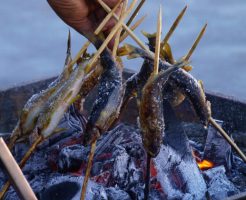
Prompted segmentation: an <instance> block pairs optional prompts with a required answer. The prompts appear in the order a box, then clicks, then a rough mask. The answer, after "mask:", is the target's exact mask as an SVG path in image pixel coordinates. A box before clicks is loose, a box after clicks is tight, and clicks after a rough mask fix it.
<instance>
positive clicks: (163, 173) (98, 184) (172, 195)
mask: <svg viewBox="0 0 246 200" xmlns="http://www.w3.org/2000/svg"><path fill="white" fill-rule="evenodd" d="M183 127H184V132H182V134H179V135H180V136H177V135H176V134H174V135H173V134H172V133H168V132H167V133H166V135H165V137H164V139H163V146H162V148H161V151H160V153H159V155H158V156H157V158H155V159H153V160H152V162H151V187H150V188H151V190H150V198H149V199H150V200H152V199H157V200H158V199H196V200H197V199H207V198H210V199H214V200H217V199H224V198H226V197H228V196H231V195H234V194H237V193H240V192H242V191H245V190H246V187H245V182H246V165H245V164H244V163H243V162H242V161H241V160H240V159H239V158H238V157H236V156H235V155H234V156H233V159H232V165H233V166H232V168H231V171H227V170H226V168H225V167H224V166H216V167H214V168H212V169H208V170H205V171H200V170H199V168H198V167H197V165H196V162H195V159H194V158H193V157H192V156H191V151H192V149H191V146H192V148H193V149H195V151H197V152H200V153H201V154H202V153H203V152H202V151H203V148H204V144H202V143H200V141H191V140H190V141H189V142H188V139H187V137H186V134H185V133H187V131H189V132H191V129H192V131H193V132H196V134H197V135H204V134H205V132H204V130H202V129H200V128H199V126H197V125H194V124H193V125H192V124H186V125H184V126H183ZM198 132H200V133H199V134H198ZM188 135H189V134H188ZM203 137H205V136H203ZM170 138H175V140H174V141H175V143H177V142H178V144H179V145H178V147H175V146H172V142H166V141H170ZM80 141H81V133H79V132H78V131H76V130H73V129H70V130H68V131H66V132H63V133H61V134H59V135H56V136H53V137H52V138H50V139H48V140H47V141H45V142H44V143H43V144H41V145H40V146H39V148H38V149H37V151H36V152H35V154H34V155H33V156H32V157H31V159H30V160H29V161H28V163H27V165H26V166H25V167H24V169H23V172H24V174H25V176H26V177H27V179H28V181H29V182H30V184H31V186H32V188H33V190H34V192H35V193H36V195H37V197H38V198H39V199H41V200H51V199H52V200H56V199H57V200H58V199H59V200H60V199H63V200H70V199H72V200H78V199H79V198H80V193H81V186H82V183H83V175H84V173H85V169H86V162H87V157H88V154H89V147H84V146H82V145H80ZM27 148H28V145H27V144H18V145H17V146H16V148H15V154H16V155H15V156H16V158H17V160H20V158H21V157H22V156H23V154H24V153H25V151H26V150H27ZM145 167H146V154H145V151H144V148H143V146H142V140H141V135H140V131H139V129H138V128H137V127H135V126H132V125H127V124H119V125H118V126H117V127H115V128H114V129H113V130H111V131H109V132H108V133H106V134H104V135H103V136H102V137H101V138H100V140H99V141H98V143H97V148H96V154H95V157H94V162H93V167H92V171H91V178H90V182H89V186H88V188H87V195H86V199H88V200H94V199H97V200H98V199H102V200H131V199H132V200H135V199H136V200H138V199H139V200H140V199H143V197H144V195H143V194H144V193H143V190H144V179H145V175H146V174H145V170H146V169H145ZM5 181H6V179H5V178H4V175H3V172H0V185H2V184H3V183H4V182H5ZM5 199H6V200H16V199H18V197H17V196H16V193H15V192H14V190H13V188H11V189H10V190H9V191H8V193H7V194H6V196H5Z"/></svg>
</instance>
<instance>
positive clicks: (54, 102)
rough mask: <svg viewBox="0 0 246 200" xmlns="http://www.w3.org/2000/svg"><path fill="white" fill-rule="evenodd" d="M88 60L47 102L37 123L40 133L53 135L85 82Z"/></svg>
mask: <svg viewBox="0 0 246 200" xmlns="http://www.w3.org/2000/svg"><path fill="white" fill-rule="evenodd" d="M88 62H89V61H88V60H86V61H83V62H82V63H81V64H79V65H78V66H77V67H76V68H75V69H74V70H73V72H72V73H71V75H70V77H69V79H68V80H67V81H66V82H65V83H63V85H62V87H61V88H59V90H58V91H57V92H56V95H55V96H53V98H51V99H49V101H48V102H47V103H46V105H45V108H44V110H43V111H42V113H41V114H40V116H39V118H38V120H37V125H36V129H37V130H38V132H39V134H41V135H42V136H43V137H44V138H47V137H49V136H50V135H52V133H53V132H54V131H55V129H56V127H57V125H58V124H59V122H60V120H61V118H62V117H63V115H64V113H65V112H66V111H67V109H68V107H69V106H70V105H71V104H72V103H73V102H74V101H75V100H76V97H77V95H78V94H79V91H80V89H81V86H82V84H83V82H84V76H85V72H84V69H85V66H86V65H87V63H88Z"/></svg>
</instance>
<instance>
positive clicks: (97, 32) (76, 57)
mask: <svg viewBox="0 0 246 200" xmlns="http://www.w3.org/2000/svg"><path fill="white" fill-rule="evenodd" d="M121 2H122V0H121V1H119V2H118V3H117V4H116V6H115V7H114V8H113V9H112V10H111V12H109V13H108V15H107V16H106V17H105V19H104V20H103V21H102V22H101V23H100V24H99V26H98V28H97V29H96V30H95V32H94V34H95V35H98V34H99V33H100V32H101V30H102V29H103V27H104V26H105V24H106V23H107V22H108V21H109V20H110V18H111V17H112V16H113V14H114V12H115V11H116V9H117V8H118V7H119V5H120V4H121ZM90 44H91V42H90V41H89V40H87V41H86V43H85V44H84V45H83V46H82V48H81V49H80V50H79V52H78V53H77V55H76V56H75V57H74V59H73V60H72V62H71V63H70V66H73V65H74V64H75V63H76V62H77V61H78V59H79V58H80V57H81V55H82V54H84V52H85V51H86V49H87V48H88V47H89V45H90Z"/></svg>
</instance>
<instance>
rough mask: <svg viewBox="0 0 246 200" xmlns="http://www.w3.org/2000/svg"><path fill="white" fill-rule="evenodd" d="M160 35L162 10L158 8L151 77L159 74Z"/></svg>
mask: <svg viewBox="0 0 246 200" xmlns="http://www.w3.org/2000/svg"><path fill="white" fill-rule="evenodd" d="M161 33H162V8H161V6H160V10H159V16H158V23H157V33H156V44H155V60H154V71H153V75H157V74H158V72H159V58H160V47H161V46H160V45H161Z"/></svg>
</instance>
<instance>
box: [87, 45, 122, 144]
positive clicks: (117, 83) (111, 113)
mask: <svg viewBox="0 0 246 200" xmlns="http://www.w3.org/2000/svg"><path fill="white" fill-rule="evenodd" d="M101 65H102V66H103V72H102V74H101V77H100V80H99V84H98V95H97V99H96V100H95V102H94V105H93V108H92V111H91V113H90V116H89V119H88V122H87V127H86V131H85V136H84V144H88V143H91V142H93V141H95V140H96V139H97V138H98V137H99V136H100V135H101V134H102V133H103V132H105V131H107V130H108V128H109V127H110V126H111V124H112V123H113V122H114V120H115V119H116V118H117V117H118V115H119V111H120V107H121V104H122V99H123V95H124V89H123V85H122V69H121V67H120V66H119V65H118V63H117V62H116V61H115V60H114V58H113V57H112V54H111V53H110V51H109V50H108V49H107V48H106V49H105V50H104V51H103V53H102V54H101Z"/></svg>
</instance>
